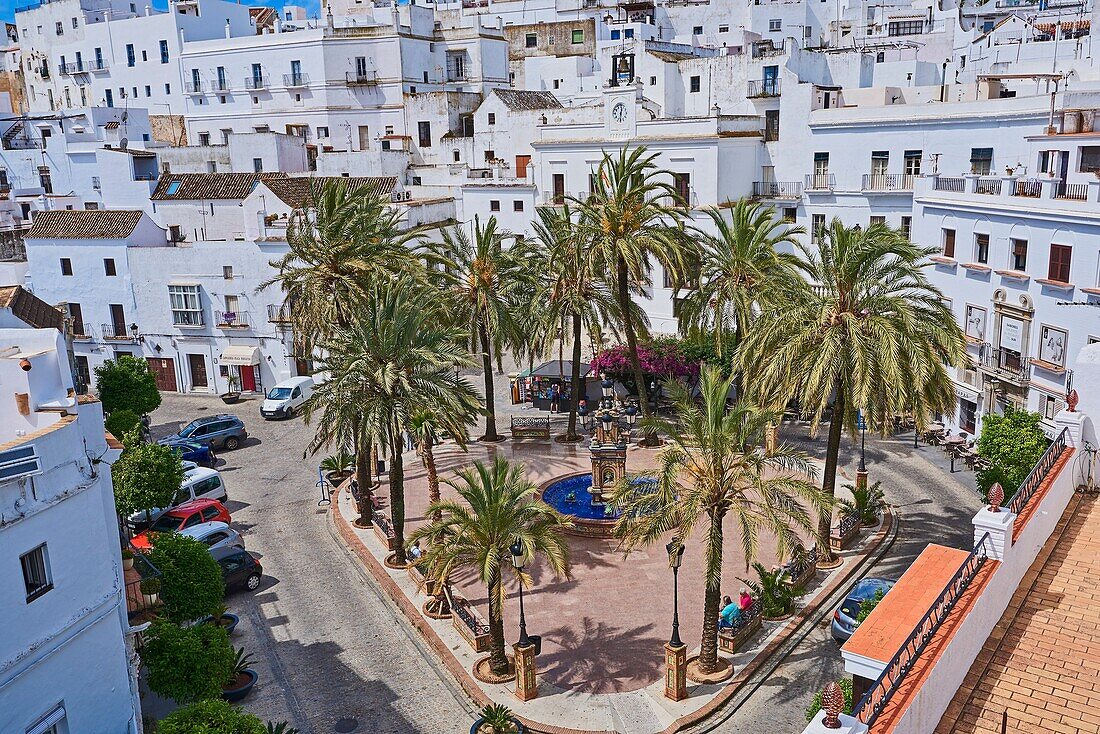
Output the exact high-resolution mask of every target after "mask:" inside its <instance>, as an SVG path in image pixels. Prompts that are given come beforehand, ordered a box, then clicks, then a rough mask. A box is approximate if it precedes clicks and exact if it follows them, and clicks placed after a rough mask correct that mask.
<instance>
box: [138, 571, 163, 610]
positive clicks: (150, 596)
mask: <svg viewBox="0 0 1100 734" xmlns="http://www.w3.org/2000/svg"><path fill="white" fill-rule="evenodd" d="M140 588H141V595H142V597H143V600H144V601H145V605H146V606H153V605H154V604H156V603H157V594H159V593H160V579H158V578H157V577H155V576H154V577H152V578H148V579H142V581H141V585H140Z"/></svg>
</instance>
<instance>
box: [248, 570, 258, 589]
mask: <svg viewBox="0 0 1100 734" xmlns="http://www.w3.org/2000/svg"><path fill="white" fill-rule="evenodd" d="M244 585H245V586H247V587H248V590H249V591H255V590H256V589H258V588H260V574H258V573H254V574H252V575H251V576H249V577H248V579H247V580H245V582H244Z"/></svg>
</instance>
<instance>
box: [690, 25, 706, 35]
mask: <svg viewBox="0 0 1100 734" xmlns="http://www.w3.org/2000/svg"><path fill="white" fill-rule="evenodd" d="M691 35H693V36H701V35H703V26H701V25H697V26H695V27H694V28H692V29H691Z"/></svg>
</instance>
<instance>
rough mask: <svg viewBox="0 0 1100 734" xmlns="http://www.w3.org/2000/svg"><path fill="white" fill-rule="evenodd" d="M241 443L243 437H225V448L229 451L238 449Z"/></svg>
mask: <svg viewBox="0 0 1100 734" xmlns="http://www.w3.org/2000/svg"><path fill="white" fill-rule="evenodd" d="M240 445H241V439H239V438H237V437H236V436H230V437H229V438H227V439H225V448H226V449H227V450H229V451H233V450H235V449H237V448H238V447H239V446H240Z"/></svg>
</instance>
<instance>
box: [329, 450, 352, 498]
mask: <svg viewBox="0 0 1100 734" xmlns="http://www.w3.org/2000/svg"><path fill="white" fill-rule="evenodd" d="M321 471H323V472H325V479H327V480H328V482H329V484H331V485H332V488H333V489H335V488H337V487H339V486H340V485H341V484H343V483H344V480H346V479H347V478H348V477H350V476H351V475H353V474H355V455H354V454H351V453H349V452H347V451H339V452H337V453H335V454H333V455H332V456H326V457H325V458H324V459H322V460H321Z"/></svg>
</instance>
